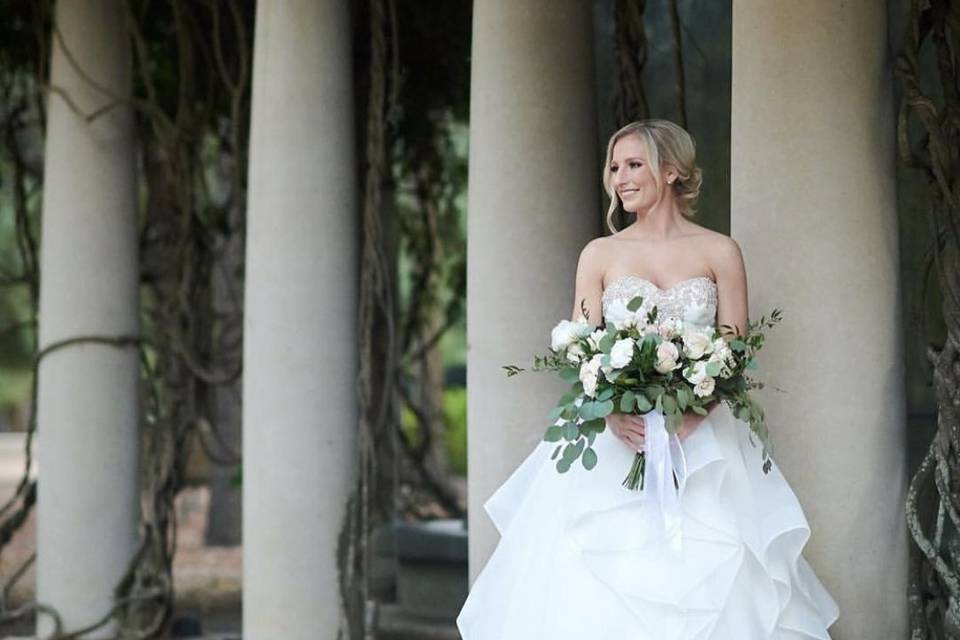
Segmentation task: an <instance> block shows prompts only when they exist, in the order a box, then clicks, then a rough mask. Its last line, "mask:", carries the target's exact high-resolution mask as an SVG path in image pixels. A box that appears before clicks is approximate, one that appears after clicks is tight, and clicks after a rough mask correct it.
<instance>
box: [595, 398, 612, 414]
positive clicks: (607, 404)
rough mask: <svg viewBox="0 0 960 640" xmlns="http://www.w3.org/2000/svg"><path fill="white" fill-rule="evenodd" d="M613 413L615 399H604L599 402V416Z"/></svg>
mask: <svg viewBox="0 0 960 640" xmlns="http://www.w3.org/2000/svg"><path fill="white" fill-rule="evenodd" d="M611 413H613V400H604V401H603V402H598V403H597V413H596V415H597V417H598V418H605V417H607V416H608V415H610V414H611Z"/></svg>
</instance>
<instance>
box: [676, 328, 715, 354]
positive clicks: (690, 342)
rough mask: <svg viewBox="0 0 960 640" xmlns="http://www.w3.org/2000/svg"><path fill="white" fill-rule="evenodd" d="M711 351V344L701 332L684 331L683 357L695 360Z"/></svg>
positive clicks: (707, 337) (708, 338)
mask: <svg viewBox="0 0 960 640" xmlns="http://www.w3.org/2000/svg"><path fill="white" fill-rule="evenodd" d="M711 351H713V342H712V341H711V340H710V337H709V336H708V335H706V334H705V333H704V332H703V331H685V332H684V334H683V355H685V356H687V357H688V358H692V359H694V360H696V359H697V358H702V357H703V356H704V355H705V354H708V353H710V352H711Z"/></svg>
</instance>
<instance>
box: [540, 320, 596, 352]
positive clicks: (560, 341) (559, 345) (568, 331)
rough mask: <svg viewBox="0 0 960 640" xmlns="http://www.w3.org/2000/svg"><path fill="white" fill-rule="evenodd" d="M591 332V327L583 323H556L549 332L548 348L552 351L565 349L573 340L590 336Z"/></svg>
mask: <svg viewBox="0 0 960 640" xmlns="http://www.w3.org/2000/svg"><path fill="white" fill-rule="evenodd" d="M591 331H593V327H591V326H590V325H589V324H587V323H585V322H571V321H570V320H561V321H560V322H559V323H557V326H555V327H554V328H553V330H552V331H550V348H551V349H553V350H554V351H560V350H561V349H566V348H567V347H569V346H570V345H571V344H572V343H573V341H574V340H576V339H578V338H585V337H586V336H588V335H590V332H591Z"/></svg>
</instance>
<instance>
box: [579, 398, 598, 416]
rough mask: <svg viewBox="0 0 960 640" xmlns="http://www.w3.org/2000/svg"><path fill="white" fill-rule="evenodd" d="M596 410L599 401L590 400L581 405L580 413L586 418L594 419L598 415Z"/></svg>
mask: <svg viewBox="0 0 960 640" xmlns="http://www.w3.org/2000/svg"><path fill="white" fill-rule="evenodd" d="M596 411H597V403H596V402H594V401H592V400H588V401H587V402H584V403H583V404H581V405H580V408H579V410H578V413H579V415H580V417H581V418H583V419H584V420H593V419H594V418H596V417H597V414H596Z"/></svg>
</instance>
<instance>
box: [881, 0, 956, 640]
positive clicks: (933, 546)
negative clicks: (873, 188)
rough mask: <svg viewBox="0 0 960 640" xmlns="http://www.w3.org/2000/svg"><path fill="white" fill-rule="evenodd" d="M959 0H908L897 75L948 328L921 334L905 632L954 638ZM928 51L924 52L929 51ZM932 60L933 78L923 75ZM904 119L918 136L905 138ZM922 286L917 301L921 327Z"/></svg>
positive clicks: (904, 149)
mask: <svg viewBox="0 0 960 640" xmlns="http://www.w3.org/2000/svg"><path fill="white" fill-rule="evenodd" d="M958 51H960V3H958V2H957V1H956V0H930V1H929V2H921V0H912V1H911V3H910V12H909V17H908V20H907V29H906V33H905V37H904V43H903V48H902V51H901V52H900V53H899V55H898V56H897V60H896V67H895V71H896V77H897V79H898V81H899V82H900V86H901V88H902V91H903V97H902V101H901V104H900V109H899V117H898V123H897V142H898V150H899V155H900V159H901V161H902V162H903V163H904V164H905V165H906V166H908V167H911V168H914V169H916V170H918V171H920V172H921V173H922V175H923V176H924V177H925V178H926V181H927V195H928V198H929V206H928V209H927V211H928V216H927V223H928V228H929V230H930V232H929V237H930V252H929V255H928V256H926V257H925V259H924V261H923V269H922V279H923V287H922V291H924V292H925V291H926V289H927V283H928V281H929V280H932V281H933V282H934V283H935V285H936V288H937V289H938V290H939V292H940V299H941V301H942V302H941V309H940V311H941V318H942V321H943V324H944V326H945V328H946V334H945V337H944V339H943V344H942V345H937V344H932V343H931V344H928V345H927V347H926V354H927V359H928V361H929V363H930V366H931V370H932V380H933V389H934V394H935V397H936V400H937V409H938V415H937V430H936V434H935V435H934V438H933V440H932V441H931V443H930V446H929V448H928V449H927V452H926V454H925V455H924V458H923V461H922V462H921V464H920V466H919V468H918V469H917V471H916V473H915V474H914V476H913V478H912V479H911V481H910V486H909V489H908V492H907V502H906V518H907V526H908V529H909V531H910V535H911V538H912V541H913V545H912V547H911V558H910V560H911V566H910V582H909V587H908V604H909V611H910V637H911V640H927V639H930V640H933V639H940V638H960V498H958V496H960V194H958V192H957V189H958V188H960V165H958V154H960V69H958V60H957V52H958ZM928 55H929V56H930V57H927V56H928ZM931 59H932V61H933V63H932V66H933V69H930V70H931V71H933V72H934V77H935V78H936V80H937V85H938V86H937V88H936V89H933V90H926V89H924V88H923V87H922V82H921V78H924V77H925V75H924V73H923V72H924V71H925V70H927V69H929V67H927V66H925V65H926V60H931ZM911 127H919V130H920V131H922V137H921V138H920V140H919V141H914V140H912V139H911V133H910V131H911ZM925 298H926V296H925V295H923V296H920V298H919V299H918V302H917V309H916V311H915V314H916V316H917V317H918V319H919V322H918V326H919V327H921V330H922V331H924V332H926V331H928V327H929V324H930V323H929V322H928V318H927V317H926V308H925V302H926V300H925Z"/></svg>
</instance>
